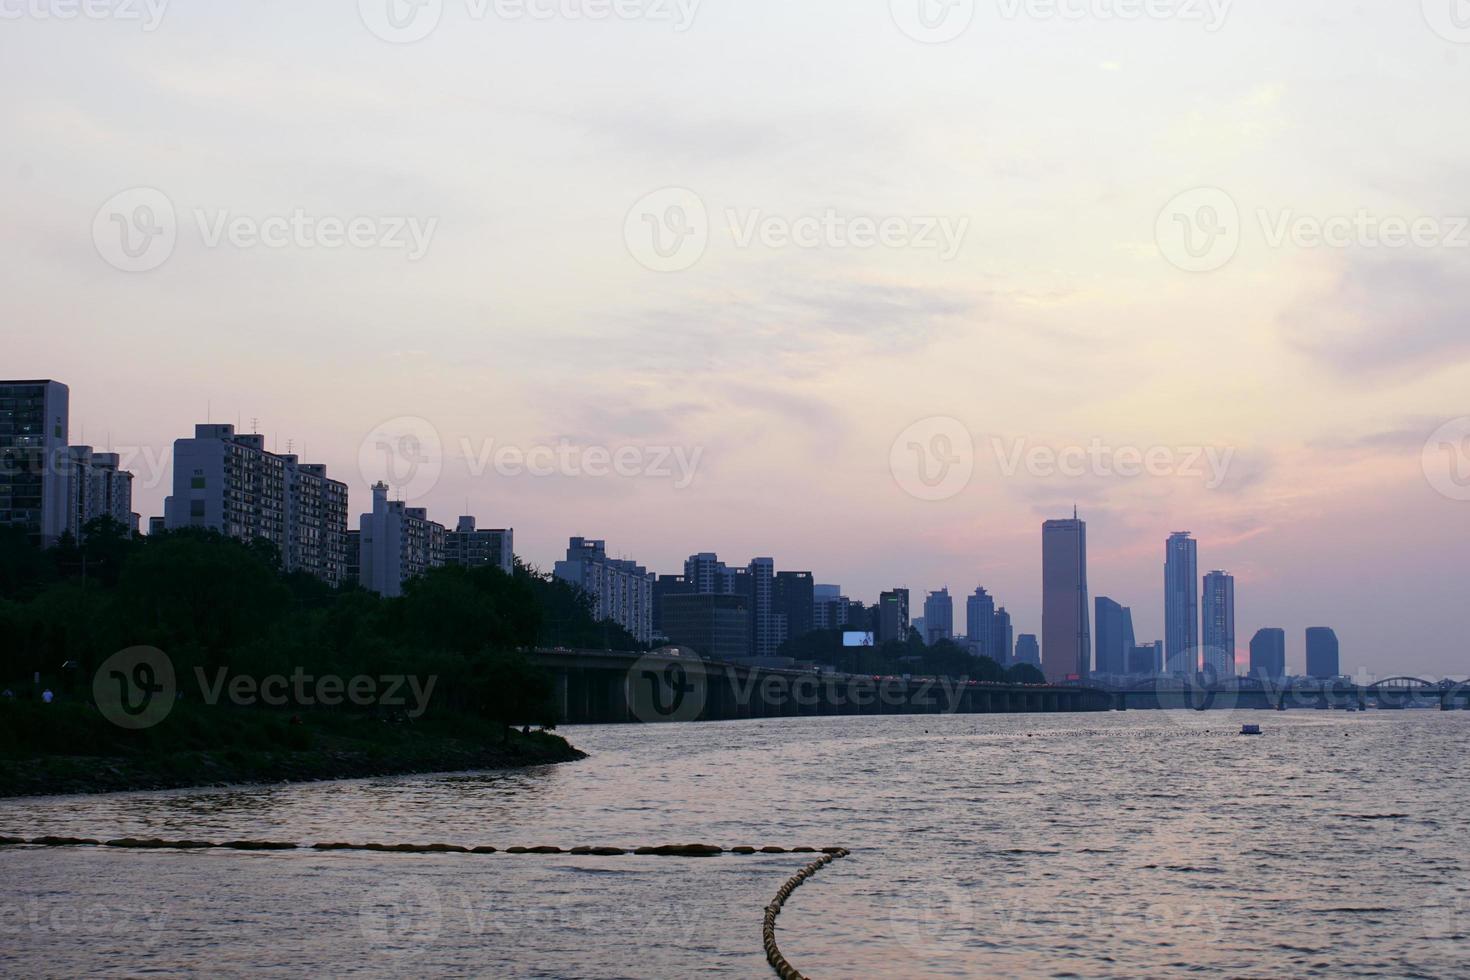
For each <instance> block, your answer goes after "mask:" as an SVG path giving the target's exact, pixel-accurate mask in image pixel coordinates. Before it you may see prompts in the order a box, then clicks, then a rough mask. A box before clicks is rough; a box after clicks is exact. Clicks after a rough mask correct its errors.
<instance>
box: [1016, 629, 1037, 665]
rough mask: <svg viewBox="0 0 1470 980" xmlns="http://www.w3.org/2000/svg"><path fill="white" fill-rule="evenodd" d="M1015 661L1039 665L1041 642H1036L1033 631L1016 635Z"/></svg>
mask: <svg viewBox="0 0 1470 980" xmlns="http://www.w3.org/2000/svg"><path fill="white" fill-rule="evenodd" d="M1016 663H1018V664H1030V665H1031V666H1033V667H1040V666H1041V644H1040V643H1038V642H1036V634H1035V633H1022V634H1021V635H1020V636H1018V637H1016Z"/></svg>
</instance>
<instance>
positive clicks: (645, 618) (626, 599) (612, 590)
mask: <svg viewBox="0 0 1470 980" xmlns="http://www.w3.org/2000/svg"><path fill="white" fill-rule="evenodd" d="M554 574H555V575H556V577H557V578H559V579H561V580H562V581H564V582H570V583H571V584H572V585H575V586H578V587H579V588H581V589H582V591H584V592H586V593H587V594H588V595H590V596H592V599H593V609H592V615H593V616H594V617H595V618H596V619H598V620H599V621H601V620H611V621H613V622H614V623H617V624H618V625H619V626H621V627H622V628H623V629H625V630H627V631H628V632H629V633H631V634H632V635H633V638H634V639H636V640H637V641H638V642H639V643H650V642H652V639H653V583H654V576H653V575H652V574H651V573H650V572H649V571H648V569H646V568H644V567H643V566H642V565H639V564H637V563H636V562H632V561H626V560H621V559H615V558H609V557H607V542H605V541H593V540H589V539H587V538H572V540H571V543H570V544H569V545H568V546H567V557H566V560H565V561H559V562H557V563H556V568H555V572H554Z"/></svg>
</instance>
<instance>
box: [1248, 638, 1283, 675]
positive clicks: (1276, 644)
mask: <svg viewBox="0 0 1470 980" xmlns="http://www.w3.org/2000/svg"><path fill="white" fill-rule="evenodd" d="M1251 676H1252V677H1255V678H1258V679H1260V680H1280V679H1282V678H1283V677H1285V676H1286V630H1283V629H1271V628H1267V629H1262V630H1256V635H1255V636H1253V637H1251Z"/></svg>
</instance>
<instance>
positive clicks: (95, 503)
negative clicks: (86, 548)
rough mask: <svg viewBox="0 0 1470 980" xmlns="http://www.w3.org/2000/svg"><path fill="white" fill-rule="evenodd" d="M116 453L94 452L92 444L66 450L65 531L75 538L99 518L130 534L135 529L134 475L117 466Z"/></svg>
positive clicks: (136, 518) (79, 537)
mask: <svg viewBox="0 0 1470 980" xmlns="http://www.w3.org/2000/svg"><path fill="white" fill-rule="evenodd" d="M119 464H120V460H119V457H118V455H117V453H99V452H94V451H93V450H92V447H91V446H71V447H69V448H68V450H67V467H66V496H67V502H66V511H67V530H68V531H70V532H71V535H72V537H74V538H76V539H77V540H78V541H80V540H82V537H83V533H82V529H83V528H85V527H86V526H87V524H88V523H89V522H91V521H94V520H96V519H97V518H99V517H110V518H112V519H113V520H114V521H117V523H118V524H120V525H121V526H122V527H123V528H125V529H126V530H127V531H129V532H130V533H135V532H136V531H137V530H138V515H137V514H134V513H133V474H131V473H129V472H128V471H127V470H124V469H119V468H118V467H119Z"/></svg>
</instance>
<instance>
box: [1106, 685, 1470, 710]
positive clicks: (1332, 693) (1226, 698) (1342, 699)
mask: <svg viewBox="0 0 1470 980" xmlns="http://www.w3.org/2000/svg"><path fill="white" fill-rule="evenodd" d="M1104 690H1107V692H1108V693H1109V694H1110V695H1111V697H1112V698H1113V703H1114V707H1116V708H1117V709H1118V710H1119V711H1128V710H1149V709H1180V708H1192V709H1196V710H1200V711H1207V710H1212V709H1213V710H1220V709H1241V710H1251V709H1258V710H1278V709H1292V708H1304V709H1316V710H1323V709H1333V708H1341V709H1347V708H1356V709H1358V710H1367V709H1368V708H1370V707H1375V708H1383V709H1387V710H1396V709H1403V708H1408V707H1411V706H1418V707H1435V706H1437V707H1439V708H1440V709H1441V710H1444V711H1454V710H1463V709H1470V683H1456V682H1453V681H1427V680H1424V679H1422V678H1418V677H1389V678H1385V679H1383V680H1379V681H1374V682H1372V683H1367V684H1359V683H1356V682H1354V681H1349V680H1341V679H1339V680H1330V681H1296V682H1282V683H1276V682H1272V681H1265V682H1260V681H1254V680H1247V681H1245V682H1243V683H1242V682H1236V683H1233V684H1232V683H1229V682H1225V683H1217V684H1204V683H1195V682H1192V681H1190V680H1187V679H1183V678H1180V679H1174V678H1164V679H1161V680H1160V681H1158V682H1157V683H1155V684H1153V685H1152V686H1150V685H1142V686H1138V687H1125V688H1104Z"/></svg>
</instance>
